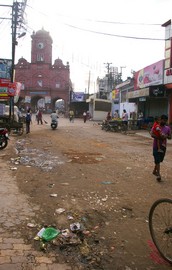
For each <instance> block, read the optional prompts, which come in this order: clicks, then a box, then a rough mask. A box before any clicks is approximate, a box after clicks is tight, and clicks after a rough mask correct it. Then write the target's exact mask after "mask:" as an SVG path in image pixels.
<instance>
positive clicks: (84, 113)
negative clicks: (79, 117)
mask: <svg viewBox="0 0 172 270" xmlns="http://www.w3.org/2000/svg"><path fill="white" fill-rule="evenodd" d="M83 120H84V123H86V121H87V113H86V112H85V111H84V112H83Z"/></svg>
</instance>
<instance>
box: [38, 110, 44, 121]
mask: <svg viewBox="0 0 172 270" xmlns="http://www.w3.org/2000/svg"><path fill="white" fill-rule="evenodd" d="M39 122H40V123H41V125H43V121H42V112H41V110H40V109H39V110H38V113H37V123H38V125H39Z"/></svg>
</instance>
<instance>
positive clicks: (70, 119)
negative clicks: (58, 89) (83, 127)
mask: <svg viewBox="0 0 172 270" xmlns="http://www.w3.org/2000/svg"><path fill="white" fill-rule="evenodd" d="M69 121H70V122H74V111H73V110H70V111H69Z"/></svg>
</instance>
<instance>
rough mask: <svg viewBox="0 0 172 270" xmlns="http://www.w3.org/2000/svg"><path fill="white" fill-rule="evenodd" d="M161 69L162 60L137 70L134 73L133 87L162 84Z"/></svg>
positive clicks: (162, 68) (162, 69)
mask: <svg viewBox="0 0 172 270" xmlns="http://www.w3.org/2000/svg"><path fill="white" fill-rule="evenodd" d="M163 71H164V61H163V60H161V61H159V62H157V63H155V64H153V65H150V66H148V67H145V68H144V69H141V70H139V71H137V72H136V73H135V75H134V89H135V90H137V89H141V88H144V87H147V86H151V85H159V84H163Z"/></svg>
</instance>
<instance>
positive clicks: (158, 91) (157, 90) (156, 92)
mask: <svg viewBox="0 0 172 270" xmlns="http://www.w3.org/2000/svg"><path fill="white" fill-rule="evenodd" d="M164 96H165V91H164V86H162V85H159V86H153V87H150V97H164Z"/></svg>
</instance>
